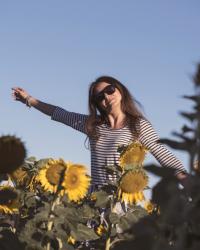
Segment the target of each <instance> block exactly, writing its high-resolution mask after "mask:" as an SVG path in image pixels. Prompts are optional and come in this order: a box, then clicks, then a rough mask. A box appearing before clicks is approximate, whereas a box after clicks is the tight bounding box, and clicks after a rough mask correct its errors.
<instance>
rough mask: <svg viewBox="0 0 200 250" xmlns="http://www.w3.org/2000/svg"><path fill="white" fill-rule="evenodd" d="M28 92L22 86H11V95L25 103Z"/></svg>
mask: <svg viewBox="0 0 200 250" xmlns="http://www.w3.org/2000/svg"><path fill="white" fill-rule="evenodd" d="M28 96H29V94H28V93H27V92H26V91H25V90H24V89H22V88H19V87H14V88H12V97H13V98H14V100H16V101H20V102H22V103H26V99H27V97H28Z"/></svg>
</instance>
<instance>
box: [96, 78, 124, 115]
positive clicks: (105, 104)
mask: <svg viewBox="0 0 200 250" xmlns="http://www.w3.org/2000/svg"><path fill="white" fill-rule="evenodd" d="M94 95H95V96H96V99H97V103H98V106H99V107H101V108H102V109H104V110H105V111H108V112H109V111H111V110H113V109H116V108H117V107H118V108H119V107H120V108H121V100H122V96H121V93H120V91H119V90H118V89H117V88H116V87H114V86H113V85H111V84H109V83H106V82H100V83H98V84H97V85H96V86H95V88H94Z"/></svg>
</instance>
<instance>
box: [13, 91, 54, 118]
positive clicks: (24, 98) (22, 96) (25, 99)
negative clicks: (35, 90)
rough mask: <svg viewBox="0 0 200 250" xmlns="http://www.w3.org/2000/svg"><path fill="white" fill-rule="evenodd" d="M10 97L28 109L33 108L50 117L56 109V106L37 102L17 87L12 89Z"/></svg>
mask: <svg viewBox="0 0 200 250" xmlns="http://www.w3.org/2000/svg"><path fill="white" fill-rule="evenodd" d="M12 96H13V98H14V99H15V100H16V101H20V102H22V103H24V104H26V105H27V106H29V107H34V108H36V109H37V110H39V111H40V112H42V113H44V114H46V115H49V116H52V114H53V112H54V111H55V109H56V106H54V105H51V104H48V103H44V102H41V101H39V100H37V99H36V98H34V97H32V96H30V95H29V94H28V93H27V92H26V91H25V90H24V89H22V88H19V87H14V88H12Z"/></svg>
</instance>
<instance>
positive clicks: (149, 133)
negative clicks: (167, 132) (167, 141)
mask: <svg viewBox="0 0 200 250" xmlns="http://www.w3.org/2000/svg"><path fill="white" fill-rule="evenodd" d="M136 128H137V132H138V133H139V137H140V139H144V138H145V139H148V140H158V135H157V133H156V131H155V129H154V128H153V125H152V124H151V122H150V121H149V120H148V119H146V118H143V117H140V118H138V120H137V123H136Z"/></svg>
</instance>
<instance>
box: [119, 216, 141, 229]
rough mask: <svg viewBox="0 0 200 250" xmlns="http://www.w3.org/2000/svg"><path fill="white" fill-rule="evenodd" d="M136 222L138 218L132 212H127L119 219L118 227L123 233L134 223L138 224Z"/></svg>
mask: <svg viewBox="0 0 200 250" xmlns="http://www.w3.org/2000/svg"><path fill="white" fill-rule="evenodd" d="M138 220H139V218H138V216H137V215H135V214H134V212H133V213H131V212H127V213H126V214H125V215H124V216H122V217H121V218H120V223H119V226H120V228H121V229H122V230H123V231H125V230H128V229H130V227H131V226H132V225H133V224H135V223H136V222H138Z"/></svg>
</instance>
